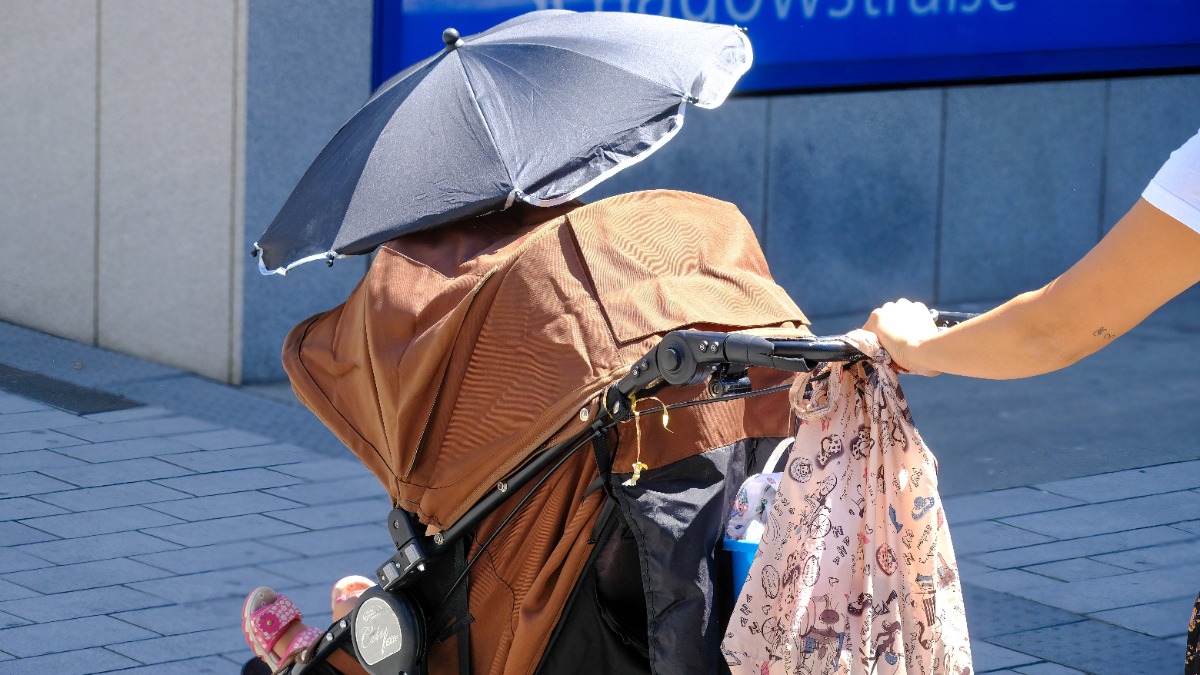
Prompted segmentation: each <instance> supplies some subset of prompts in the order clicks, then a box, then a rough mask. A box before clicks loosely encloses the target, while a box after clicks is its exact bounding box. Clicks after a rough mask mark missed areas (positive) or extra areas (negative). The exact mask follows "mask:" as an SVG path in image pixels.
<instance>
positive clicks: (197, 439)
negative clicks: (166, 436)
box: [171, 429, 274, 450]
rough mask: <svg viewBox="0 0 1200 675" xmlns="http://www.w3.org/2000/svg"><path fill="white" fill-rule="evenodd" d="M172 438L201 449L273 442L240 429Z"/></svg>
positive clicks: (222, 448) (218, 430)
mask: <svg viewBox="0 0 1200 675" xmlns="http://www.w3.org/2000/svg"><path fill="white" fill-rule="evenodd" d="M171 438H172V440H176V441H180V442H182V443H187V444H188V445H191V446H194V447H197V448H200V449H202V450H225V449H226V448H244V447H248V446H251V445H267V444H269V443H273V442H274V441H272V440H271V439H270V438H267V437H266V436H262V435H260V434H255V433H251V432H249V431H243V430H241V429H217V430H215V431H202V432H200V433H196V434H184V435H182V436H172V437H171Z"/></svg>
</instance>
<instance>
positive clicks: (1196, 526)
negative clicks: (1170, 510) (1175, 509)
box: [1171, 520, 1200, 534]
mask: <svg viewBox="0 0 1200 675" xmlns="http://www.w3.org/2000/svg"><path fill="white" fill-rule="evenodd" d="M1171 527H1174V528H1178V529H1180V530H1183V531H1184V532H1190V533H1192V534H1200V520H1188V521H1185V522H1182V523H1174V524H1172V525H1171Z"/></svg>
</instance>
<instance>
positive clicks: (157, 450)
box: [55, 437, 196, 464]
mask: <svg viewBox="0 0 1200 675" xmlns="http://www.w3.org/2000/svg"><path fill="white" fill-rule="evenodd" d="M195 451H196V448H195V446H192V445H188V444H187V443H183V442H180V441H174V440H171V439H167V438H158V437H154V438H136V439H129V440H120V441H105V442H101V443H88V444H86V445H76V446H72V447H66V448H61V449H55V452H57V453H58V454H60V455H66V456H68V457H74V458H76V459H81V460H83V461H85V462H89V463H92V464H97V463H100V462H114V461H117V460H122V459H137V458H139V457H159V456H162V455H173V454H178V453H185V452H195Z"/></svg>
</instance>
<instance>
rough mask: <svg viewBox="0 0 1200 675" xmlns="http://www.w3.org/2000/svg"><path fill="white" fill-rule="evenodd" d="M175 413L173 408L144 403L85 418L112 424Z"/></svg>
mask: <svg viewBox="0 0 1200 675" xmlns="http://www.w3.org/2000/svg"><path fill="white" fill-rule="evenodd" d="M173 415H175V413H174V412H173V411H171V410H167V409H166V408H159V407H158V406H152V405H143V406H138V407H136V408H126V409H124V410H110V411H108V412H102V413H92V414H91V415H84V417H85V418H87V419H89V420H92V421H93V422H104V423H105V424H112V423H113V422H129V421H131V420H148V419H153V418H155V417H170V416H173Z"/></svg>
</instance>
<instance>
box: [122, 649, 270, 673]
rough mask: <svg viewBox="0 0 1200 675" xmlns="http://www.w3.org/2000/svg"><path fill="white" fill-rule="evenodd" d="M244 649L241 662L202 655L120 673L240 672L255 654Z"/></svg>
mask: <svg viewBox="0 0 1200 675" xmlns="http://www.w3.org/2000/svg"><path fill="white" fill-rule="evenodd" d="M134 644H137V643H134ZM243 651H245V652H246V658H243V659H242V662H241V663H233V662H231V661H229V660H228V659H225V658H224V657H222V656H202V657H200V658H198V659H187V660H185V661H175V662H172V663H156V664H154V665H151V666H142V667H141V668H130V669H129V670H122V671H119V675H230V674H231V673H235V672H238V669H239V668H241V666H242V663H245V662H246V661H247V660H248V659H249V657H250V656H253V654H250V653H249V651H247V650H243Z"/></svg>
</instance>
